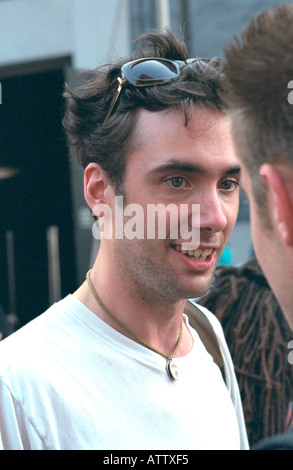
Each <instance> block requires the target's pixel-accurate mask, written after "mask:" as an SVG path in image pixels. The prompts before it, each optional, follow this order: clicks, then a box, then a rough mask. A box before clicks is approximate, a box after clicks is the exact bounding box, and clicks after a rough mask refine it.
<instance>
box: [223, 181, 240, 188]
mask: <svg viewBox="0 0 293 470" xmlns="http://www.w3.org/2000/svg"><path fill="white" fill-rule="evenodd" d="M238 186H239V181H236V180H225V181H222V182H221V189H223V190H224V191H234V190H235V189H237V188H238Z"/></svg>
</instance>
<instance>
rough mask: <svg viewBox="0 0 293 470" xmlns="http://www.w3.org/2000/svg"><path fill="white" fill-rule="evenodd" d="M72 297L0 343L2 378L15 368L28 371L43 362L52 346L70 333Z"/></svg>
mask: <svg viewBox="0 0 293 470" xmlns="http://www.w3.org/2000/svg"><path fill="white" fill-rule="evenodd" d="M69 303H70V296H69V297H66V298H65V299H63V300H61V301H60V302H57V303H56V304H54V305H52V306H51V307H50V308H49V309H48V310H46V311H45V312H44V313H42V314H41V315H39V316H38V317H36V318H35V319H34V320H32V321H30V322H29V323H27V324H26V325H24V326H23V327H22V328H20V329H19V330H17V331H16V332H14V333H12V334H11V335H10V336H8V337H7V338H5V339H4V340H2V341H1V342H0V376H4V375H5V373H6V372H7V371H8V370H11V368H14V367H19V368H21V367H24V368H25V369H27V368H28V367H29V365H30V364H32V363H33V364H36V363H37V362H40V364H41V358H42V356H43V355H44V354H45V352H46V351H47V350H48V348H49V346H50V345H52V344H54V343H56V340H57V337H59V336H60V335H62V331H64V329H66V321H65V318H66V311H67V309H68V304H69Z"/></svg>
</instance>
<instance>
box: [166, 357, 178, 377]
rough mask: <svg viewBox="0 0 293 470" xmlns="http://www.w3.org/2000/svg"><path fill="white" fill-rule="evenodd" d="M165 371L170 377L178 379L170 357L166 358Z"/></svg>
mask: <svg viewBox="0 0 293 470" xmlns="http://www.w3.org/2000/svg"><path fill="white" fill-rule="evenodd" d="M167 372H168V374H169V376H170V377H171V379H174V380H178V379H179V373H178V368H177V366H176V364H175V363H174V362H173V361H172V358H168V359H167Z"/></svg>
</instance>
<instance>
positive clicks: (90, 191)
mask: <svg viewBox="0 0 293 470" xmlns="http://www.w3.org/2000/svg"><path fill="white" fill-rule="evenodd" d="M111 190H112V187H111V185H110V182H109V178H108V176H107V175H106V173H105V171H104V170H103V169H102V168H101V166H100V165H99V164H98V163H90V164H89V165H88V166H87V167H86V168H85V170H84V197H85V200H86V202H87V204H88V206H89V207H90V209H91V210H92V211H94V208H95V207H97V206H98V204H99V205H102V204H108V203H109V191H111ZM94 214H95V215H96V216H97V217H99V214H97V213H96V211H94Z"/></svg>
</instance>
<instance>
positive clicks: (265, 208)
mask: <svg viewBox="0 0 293 470" xmlns="http://www.w3.org/2000/svg"><path fill="white" fill-rule="evenodd" d="M242 188H243V191H244V193H245V194H246V196H247V198H248V201H249V207H250V225H251V235H252V241H253V247H254V251H255V255H256V258H257V260H258V263H259V264H260V266H261V268H262V271H263V273H264V275H265V277H266V279H267V281H268V283H269V284H270V286H271V288H272V290H273V292H274V294H275V296H276V298H277V300H278V302H279V304H280V306H281V308H282V310H283V312H284V313H285V315H286V316H287V320H289V324H290V326H291V328H292V329H293V320H292V294H291V290H292V277H293V268H292V259H291V256H290V253H289V252H288V250H287V249H286V245H285V244H284V242H283V240H282V238H281V236H280V232H279V230H278V228H277V227H278V220H277V217H276V212H275V201H274V198H273V196H272V193H271V192H270V191H268V192H267V198H268V199H267V201H266V203H265V205H264V204H262V206H261V207H260V204H259V201H258V200H257V198H256V197H255V196H254V193H253V181H252V179H251V176H250V173H249V170H248V169H247V168H246V167H245V166H244V165H243V167H242Z"/></svg>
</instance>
